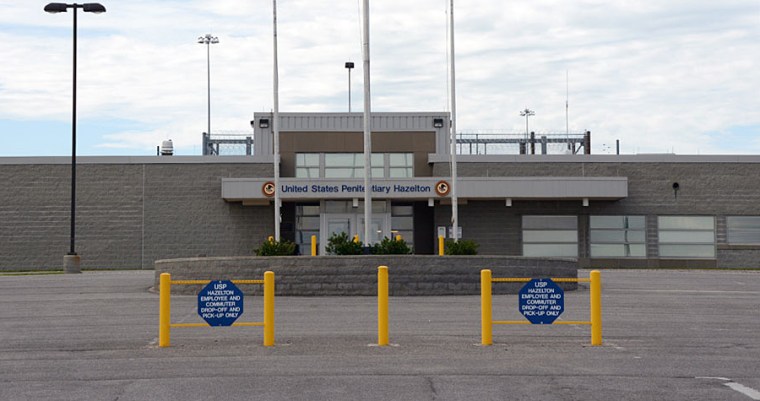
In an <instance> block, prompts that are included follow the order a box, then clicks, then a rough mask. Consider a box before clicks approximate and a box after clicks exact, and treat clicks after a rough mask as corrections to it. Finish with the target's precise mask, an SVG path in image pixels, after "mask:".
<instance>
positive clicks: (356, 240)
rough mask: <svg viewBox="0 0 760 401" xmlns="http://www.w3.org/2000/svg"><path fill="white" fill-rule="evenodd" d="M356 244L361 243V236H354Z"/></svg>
mask: <svg viewBox="0 0 760 401" xmlns="http://www.w3.org/2000/svg"><path fill="white" fill-rule="evenodd" d="M354 242H355V243H357V244H358V243H359V234H354Z"/></svg>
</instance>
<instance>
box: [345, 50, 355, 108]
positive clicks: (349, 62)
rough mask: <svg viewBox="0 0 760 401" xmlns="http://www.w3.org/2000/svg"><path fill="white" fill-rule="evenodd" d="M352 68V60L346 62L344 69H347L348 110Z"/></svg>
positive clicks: (349, 106)
mask: <svg viewBox="0 0 760 401" xmlns="http://www.w3.org/2000/svg"><path fill="white" fill-rule="evenodd" d="M353 68H354V63H353V62H352V61H347V62H346V69H347V70H348V112H349V113H350V112H351V70H352V69H353Z"/></svg>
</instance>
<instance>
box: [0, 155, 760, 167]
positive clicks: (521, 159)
mask: <svg viewBox="0 0 760 401" xmlns="http://www.w3.org/2000/svg"><path fill="white" fill-rule="evenodd" d="M273 161H274V160H273V157H272V155H253V156H77V164H237V163H251V164H257V163H258V164H265V163H273ZM428 162H430V163H448V162H449V157H448V155H438V154H430V156H429V157H428ZM457 163H760V155H673V154H645V155H458V156H457ZM4 164H7V165H12V164H71V156H32V157H0V165H4Z"/></svg>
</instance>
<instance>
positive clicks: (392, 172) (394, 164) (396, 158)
mask: <svg viewBox="0 0 760 401" xmlns="http://www.w3.org/2000/svg"><path fill="white" fill-rule="evenodd" d="M320 158H322V160H321V162H320ZM370 164H371V166H372V177H376V178H411V177H414V154H412V153H373V154H372V156H371V157H370ZM320 168H323V169H324V170H322V172H320ZM296 177H297V178H364V154H362V153H296Z"/></svg>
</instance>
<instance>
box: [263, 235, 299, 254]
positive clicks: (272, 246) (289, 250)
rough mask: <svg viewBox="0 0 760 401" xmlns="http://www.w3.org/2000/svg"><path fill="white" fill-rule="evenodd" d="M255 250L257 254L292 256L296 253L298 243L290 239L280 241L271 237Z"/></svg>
mask: <svg viewBox="0 0 760 401" xmlns="http://www.w3.org/2000/svg"><path fill="white" fill-rule="evenodd" d="M254 252H256V256H290V255H295V254H296V244H295V243H293V242H290V241H288V240H284V241H279V242H278V241H275V240H274V239H272V238H271V237H270V238H269V239H267V240H265V241H264V243H263V244H261V247H260V248H257V249H255V250H254Z"/></svg>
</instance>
